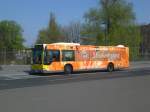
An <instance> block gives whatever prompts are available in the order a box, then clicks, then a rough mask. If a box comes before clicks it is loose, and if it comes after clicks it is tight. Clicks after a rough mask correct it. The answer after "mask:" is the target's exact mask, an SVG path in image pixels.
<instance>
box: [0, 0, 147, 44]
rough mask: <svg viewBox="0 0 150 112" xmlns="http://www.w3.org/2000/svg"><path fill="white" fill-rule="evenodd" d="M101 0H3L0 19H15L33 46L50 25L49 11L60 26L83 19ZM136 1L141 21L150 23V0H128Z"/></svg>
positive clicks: (135, 6) (134, 5) (136, 10)
mask: <svg viewBox="0 0 150 112" xmlns="http://www.w3.org/2000/svg"><path fill="white" fill-rule="evenodd" d="M98 1H99V0H0V21H2V20H14V21H16V22H17V23H19V24H20V25H21V27H22V28H23V36H24V38H25V40H26V42H25V45H26V46H32V45H33V44H34V42H35V41H36V39H37V36H38V31H39V30H40V29H42V28H45V27H47V25H48V22H49V16H50V12H54V13H55V16H56V18H57V22H58V23H59V24H60V25H68V24H69V23H70V22H76V21H81V22H83V21H84V19H83V15H84V13H85V12H87V11H88V10H89V9H90V8H92V7H96V6H97V5H98ZM127 1H128V2H132V3H133V10H134V12H135V13H136V18H137V19H136V21H137V23H138V24H148V23H150V12H149V11H150V0H127Z"/></svg>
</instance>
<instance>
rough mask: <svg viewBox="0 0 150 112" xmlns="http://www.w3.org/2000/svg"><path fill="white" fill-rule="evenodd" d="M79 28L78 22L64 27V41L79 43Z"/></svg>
mask: <svg viewBox="0 0 150 112" xmlns="http://www.w3.org/2000/svg"><path fill="white" fill-rule="evenodd" d="M81 28H82V26H81V24H80V22H71V23H70V24H69V25H68V26H64V27H63V28H62V31H63V34H64V36H65V41H66V42H75V43H80V37H81V36H80V32H81Z"/></svg>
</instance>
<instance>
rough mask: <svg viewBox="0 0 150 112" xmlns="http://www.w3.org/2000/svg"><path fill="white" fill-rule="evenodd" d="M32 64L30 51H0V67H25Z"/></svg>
mask: <svg viewBox="0 0 150 112" xmlns="http://www.w3.org/2000/svg"><path fill="white" fill-rule="evenodd" d="M31 62H32V50H31V49H23V50H16V49H14V50H6V49H2V50H0V65H10V64H14V65H26V64H31Z"/></svg>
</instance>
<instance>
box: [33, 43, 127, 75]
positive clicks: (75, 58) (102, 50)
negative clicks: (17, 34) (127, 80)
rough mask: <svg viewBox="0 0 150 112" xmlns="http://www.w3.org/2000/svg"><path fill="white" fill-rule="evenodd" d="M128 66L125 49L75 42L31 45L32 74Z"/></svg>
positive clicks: (111, 68)
mask: <svg viewBox="0 0 150 112" xmlns="http://www.w3.org/2000/svg"><path fill="white" fill-rule="evenodd" d="M127 67H129V48H128V47H124V46H123V45H118V46H93V45H80V44H78V43H53V44H38V45H35V47H34V48H33V64H32V67H31V69H32V72H33V73H50V72H65V73H66V74H70V73H72V72H74V71H84V70H85V71H87V70H101V69H105V70H107V71H109V72H112V71H113V70H115V69H122V68H127Z"/></svg>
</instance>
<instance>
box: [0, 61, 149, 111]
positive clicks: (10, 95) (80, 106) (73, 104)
mask: <svg viewBox="0 0 150 112" xmlns="http://www.w3.org/2000/svg"><path fill="white" fill-rule="evenodd" d="M0 73H1V74H0V75H1V76H0V111H1V112H34V111H36V112H60V111H61V112H149V111H150V87H149V85H150V64H149V63H147V62H142V63H132V64H131V67H130V68H129V69H126V70H121V71H115V72H112V73H108V72H106V71H96V72H88V73H87V72H84V73H75V74H72V76H63V74H55V75H53V74H50V75H47V76H32V75H27V73H22V74H21V72H18V74H17V73H16V75H15V72H12V74H14V75H12V74H11V73H10V72H9V73H7V74H5V75H4V72H0ZM2 73H3V74H2ZM17 77H19V78H17Z"/></svg>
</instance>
